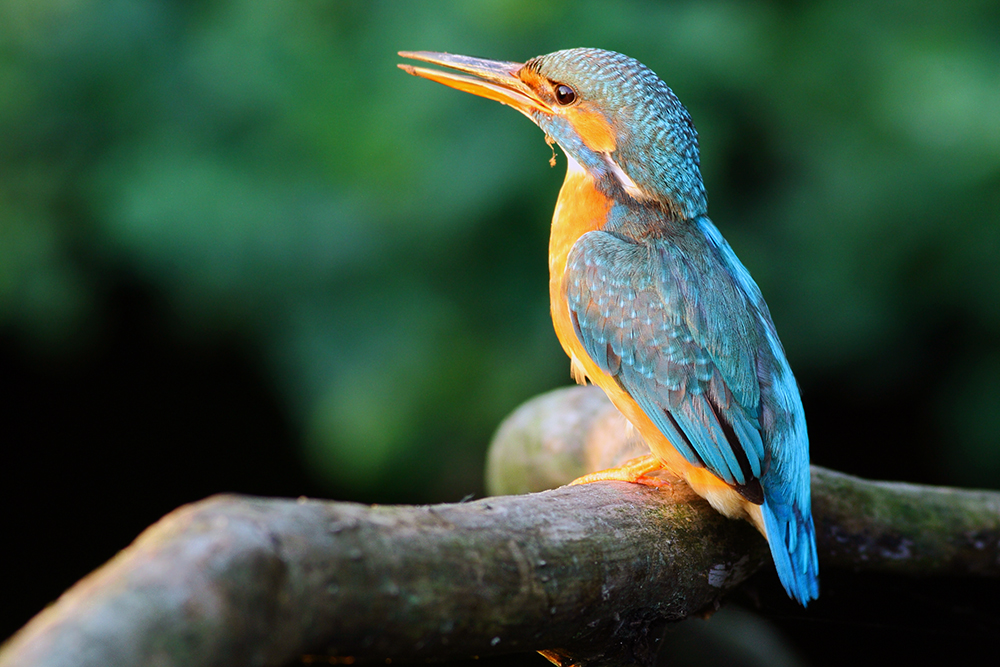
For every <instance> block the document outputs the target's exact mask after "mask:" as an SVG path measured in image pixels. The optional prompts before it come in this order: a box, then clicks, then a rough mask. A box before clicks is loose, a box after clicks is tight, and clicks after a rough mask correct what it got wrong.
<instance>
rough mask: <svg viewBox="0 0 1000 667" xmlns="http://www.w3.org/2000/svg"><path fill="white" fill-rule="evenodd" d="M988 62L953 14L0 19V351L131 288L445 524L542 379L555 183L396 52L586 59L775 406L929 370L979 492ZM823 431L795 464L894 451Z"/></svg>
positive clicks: (309, 436)
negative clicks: (788, 368)
mask: <svg viewBox="0 0 1000 667" xmlns="http://www.w3.org/2000/svg"><path fill="white" fill-rule="evenodd" d="M998 35H1000V11H998V10H997V9H996V7H995V6H994V3H987V2H975V1H971V0H970V1H965V2H940V3H930V2H924V3H898V2H888V1H882V2H859V1H853V2H850V1H849V2H843V1H837V2H834V1H832V0H828V1H824V2H815V3H783V2H755V3H740V2H727V1H710V2H674V3H661V2H653V1H639V0H636V1H633V2H602V1H599V0H584V1H583V2H568V1H564V2H526V1H524V0H490V1H484V2H472V3H468V2H458V1H454V2H433V3H432V2H409V3H389V2H351V1H341V2H330V1H321V0H299V1H296V2H288V1H287V0H228V1H222V0H215V1H208V2H200V3H195V2H167V1H166V0H131V1H127V0H104V1H101V0H4V1H3V2H2V3H0V326H2V327H3V328H4V329H5V330H9V331H15V332H17V335H18V336H19V337H20V338H21V339H23V340H27V341H30V345H31V347H32V348H33V349H34V350H35V354H37V355H38V356H39V357H40V358H44V357H45V356H47V355H63V356H65V355H69V356H72V355H74V354H78V353H80V350H84V349H86V347H87V345H88V344H90V341H92V340H93V339H94V338H95V337H98V336H99V335H100V331H101V327H102V322H101V321H100V318H99V316H98V314H99V312H100V309H99V308H98V305H99V303H100V300H101V298H102V294H103V293H104V290H105V287H106V285H105V284H104V281H105V280H106V279H107V276H108V275H109V273H110V272H112V271H114V272H125V273H127V274H129V275H133V276H135V279H136V280H139V281H142V282H144V283H147V284H149V285H152V286H154V287H155V288H156V289H157V290H159V291H160V292H162V293H163V294H164V295H166V297H167V303H168V308H169V312H170V317H171V319H172V321H174V322H176V327H177V332H176V335H178V336H188V337H207V338H211V337H213V336H219V335H223V334H225V335H232V334H235V335H237V336H238V337H239V338H240V339H241V340H243V341H245V343H246V344H247V348H248V349H250V350H252V351H253V354H254V355H256V356H257V357H259V359H260V360H262V363H263V364H264V365H265V367H266V368H267V370H268V377H270V378H271V380H272V381H273V383H274V386H275V387H277V390H278V392H279V394H280V396H281V397H282V400H283V405H284V406H285V408H286V410H287V412H288V414H289V415H291V418H292V422H293V423H294V424H295V425H296V427H297V430H298V432H299V433H300V434H301V443H302V459H303V462H304V465H305V466H306V467H308V468H309V469H310V470H312V471H313V472H314V473H315V474H316V475H317V477H318V478H320V479H325V480H329V481H330V483H331V484H336V485H339V486H345V485H346V486H348V487H350V488H355V489H357V490H359V492H363V491H364V490H365V489H371V488H374V487H376V486H378V485H386V484H392V483H397V482H394V480H401V479H404V478H405V479H406V480H407V481H406V482H405V483H404V484H405V485H406V486H405V488H408V489H414V491H413V493H414V494H415V496H416V497H421V498H423V497H442V496H447V495H448V493H449V489H452V488H454V487H461V484H457V483H456V480H467V479H470V478H478V476H479V475H480V469H479V466H480V465H481V462H482V458H483V448H484V447H485V443H486V441H487V439H488V437H489V435H490V433H491V432H492V430H493V429H494V428H495V426H496V425H497V424H498V423H499V421H500V420H501V419H502V418H503V416H504V415H505V414H507V413H508V412H509V411H510V410H512V409H513V408H514V407H515V406H516V405H517V404H518V403H520V402H521V401H523V400H526V399H527V398H529V397H530V396H532V395H534V394H536V393H538V392H540V391H543V390H545V389H548V388H551V387H554V386H557V385H560V384H564V383H566V382H568V366H567V363H566V359H565V357H564V356H563V354H562V352H561V351H560V350H559V348H558V345H557V343H556V341H555V336H554V335H553V333H552V332H551V324H550V322H549V319H548V304H547V289H546V280H547V278H546V259H545V257H546V239H547V234H548V230H547V225H548V221H549V217H550V215H551V210H552V206H553V203H554V200H555V197H556V192H557V190H558V187H559V184H560V182H561V179H562V174H563V165H564V164H565V162H564V160H563V159H562V157H561V156H560V158H559V166H558V167H557V168H556V169H550V168H549V166H548V165H547V161H548V159H549V157H550V150H549V148H548V147H547V146H546V145H545V144H544V143H543V141H542V135H541V133H540V132H539V131H538V130H537V129H536V128H534V127H531V126H530V124H529V123H527V121H526V120H525V119H524V118H522V117H521V116H520V115H519V114H516V113H513V112H512V111H510V110H509V109H507V108H504V107H502V106H500V105H497V104H495V103H491V102H487V101H484V100H481V99H476V98H474V97H472V96H468V95H462V94H459V93H457V92H455V91H451V90H447V89H445V88H443V87H441V86H437V85H434V84H432V83H430V82H426V81H418V80H417V79H413V78H411V77H408V76H406V75H405V74H404V73H402V72H401V71H399V70H398V69H397V68H396V66H395V65H396V63H397V62H398V61H399V59H398V57H397V56H396V55H395V54H396V51H398V50H401V49H425V50H437V51H450V52H456V53H467V54H471V55H480V56H484V57H493V58H499V59H507V60H523V59H526V58H528V57H531V56H533V55H536V54H538V53H544V52H548V51H552V50H556V49H558V48H566V47H572V46H600V47H604V48H609V49H614V50H618V51H622V52H624V53H628V54H629V55H632V56H634V57H636V58H638V59H639V60H641V61H643V62H645V63H646V64H647V65H649V66H650V67H652V68H653V69H654V70H655V71H656V72H657V73H658V74H659V75H660V76H661V77H662V78H663V79H664V80H665V81H667V83H668V84H669V85H670V86H671V87H672V88H673V89H674V90H675V92H677V93H678V95H679V96H680V98H681V99H682V101H684V103H685V104H686V105H687V106H688V108H689V109H690V110H691V113H692V116H693V117H694V120H695V123H696V125H697V127H698V129H699V132H700V136H701V142H702V165H703V172H704V175H705V179H706V182H707V187H708V193H709V201H710V209H709V210H710V214H711V215H712V217H713V219H714V220H715V222H716V224H717V225H718V226H719V227H720V229H721V230H722V231H723V233H724V234H725V235H726V236H727V238H728V239H729V241H730V243H731V244H732V245H733V246H734V248H735V249H736V251H737V253H738V254H739V255H740V257H741V258H742V259H743V261H744V263H745V264H747V266H748V267H749V268H750V270H751V273H752V274H753V275H754V276H755V278H756V279H757V281H758V282H759V283H760V285H761V287H762V289H763V291H764V294H765V296H766V297H767V299H768V302H769V304H770V306H771V309H772V313H773V314H774V317H775V320H776V321H777V324H778V328H779V331H780V332H781V334H782V339H783V341H784V344H785V346H786V349H787V351H788V354H789V357H790V359H791V360H792V363H793V367H794V368H795V370H796V373H797V374H798V375H799V377H800V379H801V380H802V381H803V385H804V386H806V387H807V388H808V387H809V386H811V385H812V384H817V385H819V384H824V383H832V384H833V386H836V387H839V388H840V389H841V390H842V391H850V392H852V394H853V397H854V399H853V400H860V401H867V402H870V403H873V404H877V403H878V402H879V401H880V400H883V398H884V397H885V396H886V395H887V394H892V393H893V392H898V391H900V388H901V387H905V386H906V385H907V384H908V383H910V382H911V381H912V378H916V377H922V376H921V372H922V370H923V369H924V367H925V365H926V364H929V363H935V359H937V358H938V357H937V356H936V355H937V353H940V356H941V358H946V359H947V365H946V367H945V368H943V370H941V371H940V372H939V373H937V374H936V375H935V376H934V377H935V378H936V381H935V382H934V383H933V384H930V385H928V386H926V388H925V389H924V390H923V391H925V392H926V393H927V394H928V395H929V396H930V398H929V400H928V402H927V405H929V406H931V409H930V412H929V414H922V415H921V417H922V418H924V419H926V420H927V423H928V424H929V425H930V428H931V429H932V431H933V433H934V434H946V435H947V436H948V437H947V439H946V441H942V442H941V443H940V450H939V451H940V453H939V454H937V456H938V457H939V459H938V460H937V461H935V465H938V466H940V467H941V469H942V470H945V471H946V473H942V475H943V476H942V480H948V481H952V482H955V483H963V484H982V485H993V486H996V485H998V484H1000V447H998V446H997V445H998V437H997V435H996V434H997V433H998V431H1000V417H998V415H1000V410H997V409H996V405H997V403H998V402H1000V346H998V345H996V344H995V341H997V340H1000V336H998V334H1000V307H998V304H1000V261H998V250H1000V38H998ZM824 395H825V394H824ZM809 407H810V405H809V401H808V397H807V409H808V408H809ZM884 417H885V419H886V420H900V419H907V418H908V417H907V415H906V414H899V413H886V414H885V415H884ZM843 419H844V420H845V422H850V421H851V419H852V415H851V414H850V413H845V414H844V415H843ZM853 435H854V437H853V438H852V439H850V440H849V441H838V442H832V443H824V442H823V438H822V435H817V434H815V433H814V436H813V440H814V452H823V451H824V447H828V448H830V449H829V450H830V451H833V449H834V448H842V449H848V450H850V448H852V447H853V448H855V449H856V451H857V452H858V456H863V455H864V451H865V450H864V448H865V447H870V446H873V445H876V444H877V445H879V446H884V447H888V448H890V450H891V448H892V447H899V451H900V454H899V455H900V456H904V455H907V451H908V450H907V449H906V448H907V443H873V442H871V441H870V440H871V439H870V438H866V433H865V429H864V428H863V427H862V426H860V425H859V426H858V428H857V429H856V430H855V431H854V432H853ZM219 446H222V445H219ZM817 462H819V463H823V462H824V461H823V460H822V459H820V460H818V461H817ZM417 477H420V480H419V481H414V480H415V479H416V478H417ZM477 483H478V482H477Z"/></svg>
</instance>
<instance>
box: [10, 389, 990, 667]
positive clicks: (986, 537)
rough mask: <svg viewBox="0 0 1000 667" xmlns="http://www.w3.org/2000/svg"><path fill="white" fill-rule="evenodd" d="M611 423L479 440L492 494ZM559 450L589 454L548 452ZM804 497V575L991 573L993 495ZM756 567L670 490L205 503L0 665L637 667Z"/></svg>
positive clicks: (526, 426) (822, 475)
mask: <svg viewBox="0 0 1000 667" xmlns="http://www.w3.org/2000/svg"><path fill="white" fill-rule="evenodd" d="M574 406H575V407H574ZM571 408H572V409H571ZM616 419H618V418H617V417H615V416H614V414H613V413H609V412H606V404H605V403H603V402H602V401H600V400H595V395H594V394H592V393H589V392H588V390H585V389H579V390H569V391H565V392H555V393H553V394H550V395H547V396H544V397H541V398H539V399H536V401H533V402H531V403H529V404H528V405H526V406H524V407H523V408H522V409H521V410H519V411H518V412H517V413H515V415H513V416H512V417H511V419H510V420H509V421H508V422H507V424H506V425H505V426H504V427H503V428H502V429H501V432H500V433H499V434H498V438H497V442H496V444H495V448H494V451H493V452H492V453H491V468H490V479H491V486H493V487H494V488H496V487H497V485H498V484H500V486H502V480H505V479H515V478H517V475H516V474H514V473H513V472H512V471H513V470H514V469H515V468H516V467H517V465H520V466H521V467H522V470H523V469H524V468H525V467H527V469H529V470H530V471H531V472H532V474H536V473H538V471H539V470H541V469H542V468H543V467H544V465H545V463H547V462H548V461H550V460H553V458H555V460H560V459H558V457H560V456H563V457H564V458H565V460H564V464H565V466H566V467H567V468H568V473H567V474H569V475H571V476H575V475H576V474H579V472H581V471H582V470H584V469H585V468H586V467H588V466H589V467H595V466H596V467H600V466H602V465H606V464H607V461H604V460H602V459H601V457H602V456H604V457H607V456H611V458H614V457H615V456H621V455H623V451H624V452H627V450H628V443H627V442H626V443H624V444H623V438H622V436H621V433H622V429H621V428H620V426H621V424H620V422H616V421H615V420H616ZM609 420H610V421H609ZM551 424H557V425H558V428H549V426H550V425H551ZM560 424H561V425H560ZM615 424H618V426H615ZM595 434H601V435H599V437H598V435H595ZM615 434H618V435H615ZM615 438H617V439H618V440H617V441H616V440H615ZM574 442H582V443H588V444H585V447H584V449H586V448H587V447H591V449H593V448H594V447H592V445H594V443H597V444H598V445H600V446H598V447H596V452H595V451H590V450H588V451H587V452H583V451H577V452H576V454H572V452H570V455H567V451H565V450H567V448H568V449H569V450H572V449H573V447H577V449H580V448H579V447H578V446H577V445H574V444H572V443H574ZM553 443H555V450H553V451H549V453H548V454H545V450H546V447H549V448H550V449H551V447H552V446H553ZM600 443H603V444H602V445H601V444H600ZM602 447H603V449H602ZM505 451H506V453H505ZM512 452H513V453H515V454H514V455H511V453H512ZM609 452H611V454H609ZM532 457H534V458H532ZM539 457H540V458H539ZM580 457H582V458H580ZM574 458H576V459H579V460H589V461H590V462H589V463H588V464H585V465H581V464H579V463H576V464H574V463H572V460H573V459H574ZM518 461H519V462H520V463H517V464H516V465H515V463H516V462H518ZM556 470H557V472H558V470H561V468H557V469H556ZM523 477H524V473H523V472H522V478H523ZM498 480H501V481H500V482H498ZM813 497H814V499H813V506H814V515H815V518H816V523H817V528H818V532H819V549H820V566H821V571H822V570H825V569H827V568H836V567H840V568H850V569H854V570H874V571H891V572H906V573H921V574H938V573H948V574H965V575H978V576H992V577H995V576H998V575H1000V539H998V536H1000V494H997V493H988V492H974V491H957V490H953V489H939V488H931V487H917V486H913V485H906V484H888V483H880V482H866V481H863V480H860V479H857V478H853V477H849V476H846V475H841V474H839V473H834V472H831V471H826V470H823V469H820V468H814V469H813ZM769 560H770V559H769V556H768V554H767V550H766V545H765V544H764V541H763V539H762V538H760V536H759V535H758V534H757V533H756V532H755V531H754V530H753V529H751V528H750V527H749V526H748V525H747V524H745V523H742V522H734V521H729V520H726V519H724V518H722V517H721V516H719V515H718V514H717V513H715V512H714V511H712V510H711V509H710V508H709V507H708V506H707V504H706V503H704V501H702V500H701V499H699V498H697V497H695V496H693V494H692V493H691V492H690V490H688V489H687V487H686V486H684V485H683V484H682V483H680V482H677V483H675V484H674V485H673V486H672V487H671V488H669V489H667V490H659V491H656V490H650V489H648V488H644V487H639V486H635V485H629V484H620V483H603V484H592V485H586V486H578V487H569V488H560V489H556V490H554V491H546V492H540V493H534V494H531V495H525V496H505V497H498V498H490V499H486V500H481V501H477V502H473V503H465V504H453V505H437V506H431V507H368V506H362V505H357V504H352V503H334V502H319V501H298V502H297V501H290V500H265V499H256V498H245V497H235V496H219V497H215V498H211V499H208V500H206V501H203V502H201V503H197V504H195V505H190V506H187V507H183V508H181V509H179V510H177V511H175V512H173V513H172V514H170V515H168V516H167V517H165V518H164V519H163V520H161V521H160V522H159V523H157V524H156V525H154V526H153V527H151V528H150V529H148V530H147V531H146V532H144V533H143V534H142V535H141V536H140V537H139V538H138V539H137V540H136V542H135V543H134V544H133V545H132V546H130V547H129V548H128V549H126V550H125V551H123V552H122V553H121V554H119V555H118V556H117V557H115V558H114V559H113V560H112V561H110V562H109V563H108V564H107V565H105V566H104V567H103V568H101V569H99V570H98V571H96V572H95V573H93V574H91V575H90V576H89V577H87V578H85V579H84V580H83V581H81V582H80V583H78V584H77V585H76V586H74V587H73V588H72V589H70V590H69V591H68V592H67V593H66V594H64V595H63V596H62V597H61V598H60V599H59V600H58V601H57V602H56V603H55V604H54V605H52V606H51V607H49V608H48V609H46V610H44V611H43V612H42V613H40V614H39V615H38V616H36V617H35V618H34V619H33V620H32V621H31V622H30V623H29V624H28V625H27V626H25V628H23V629H22V630H21V631H20V632H19V633H18V634H17V635H15V636H14V637H13V638H12V639H11V640H10V641H9V642H8V643H7V644H6V645H5V646H4V647H3V648H2V649H0V666H2V667H10V666H13V665H39V666H54V665H74V666H77V665H79V666H82V667H86V666H87V665H95V666H96V665H100V666H102V667H103V666H104V665H121V666H123V667H124V666H128V665H149V664H155V665H165V666H167V665H191V666H195V667H197V666H198V665H238V664H239V665H242V664H253V665H282V664H286V663H288V662H289V661H291V660H294V659H295V658H296V657H297V656H299V655H302V654H307V653H322V654H325V653H330V654H333V655H340V656H346V655H351V656H355V657H357V658H359V659H360V658H372V659H378V660H379V661H384V659H385V658H392V659H393V660H394V661H398V660H400V659H412V658H425V657H432V656H433V657H436V658H444V657H448V656H468V655H484V654H488V653H500V652H508V651H517V650H530V649H542V648H552V647H561V648H562V649H564V652H569V653H571V654H573V655H588V656H595V655H600V654H601V653H602V652H603V651H607V650H609V648H608V647H611V649H610V650H613V651H616V653H615V655H610V656H609V655H607V654H605V655H603V656H601V658H602V660H603V661H604V664H617V663H622V662H626V661H628V660H635V661H638V662H646V663H648V662H649V660H648V658H649V656H648V654H644V653H643V652H648V651H652V650H654V649H655V641H653V639H654V638H655V636H656V632H657V629H658V626H661V625H662V623H663V622H664V621H665V620H667V619H679V618H684V617H686V616H688V615H690V614H692V613H695V612H697V611H699V610H701V609H704V608H706V607H711V605H712V604H713V603H714V602H715V601H716V600H718V598H719V597H720V596H722V595H723V594H724V593H725V592H726V591H727V590H729V589H731V588H732V587H734V586H736V585H738V584H739V583H740V582H742V581H743V580H744V579H745V578H746V577H747V576H749V575H750V574H752V573H753V572H754V571H755V570H756V569H758V568H759V567H761V566H763V565H765V564H767V563H769Z"/></svg>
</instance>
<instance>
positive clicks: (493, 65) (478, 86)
mask: <svg viewBox="0 0 1000 667" xmlns="http://www.w3.org/2000/svg"><path fill="white" fill-rule="evenodd" d="M399 55H400V56H402V57H403V58H410V59H412V60H419V61H421V62H425V63H430V64H432V65H441V66H442V67H447V68H449V69H453V70H458V71H459V72H464V73H466V74H472V75H473V76H463V75H462V74H456V73H455V72H448V71H446V70H439V69H429V68H427V67H414V66H413V65H407V64H400V65H399V68H400V69H401V70H403V71H404V72H408V73H409V74H412V75H413V76H419V77H422V78H424V79H430V80H431V81H437V82H438V83H443V84H444V85H446V86H450V87H452V88H455V89H457V90H464V91H465V92H467V93H472V94H473V95H479V96H480V97H485V98H487V99H491V100H495V101H497V102H500V103H501V104H506V105H508V106H511V107H513V108H515V109H517V110H518V111H520V112H521V113H523V114H524V115H525V116H527V117H528V118H532V112H538V111H540V112H542V113H545V114H551V113H552V109H551V108H550V107H549V106H548V105H547V104H545V103H544V102H543V101H542V100H540V99H539V98H538V95H536V94H535V92H534V91H533V90H532V89H531V88H530V87H528V86H527V85H526V84H525V83H524V81H522V80H521V79H520V78H519V77H518V76H517V72H518V71H519V70H520V69H521V67H523V66H524V64H523V63H511V62H504V61H501V60H484V59H482V58H471V57H469V56H457V55H454V54H451V53H435V52H433V51H400V52H399Z"/></svg>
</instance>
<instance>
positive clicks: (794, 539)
mask: <svg viewBox="0 0 1000 667" xmlns="http://www.w3.org/2000/svg"><path fill="white" fill-rule="evenodd" d="M761 514H762V515H763V518H764V527H765V529H766V530H767V541H768V544H769V545H770V547H771V557H772V558H773V559H774V566H775V568H776V569H777V570H778V579H779V580H780V581H781V585H782V586H784V587H785V591H786V592H787V593H788V595H789V596H791V597H792V598H795V599H796V600H797V601H798V602H799V603H800V604H801V605H802V606H803V607H804V606H806V605H807V604H809V601H810V600H815V599H816V598H817V597H819V558H818V557H817V555H816V530H815V528H814V527H813V520H812V513H811V512H806V513H805V514H803V513H801V512H800V511H799V510H798V508H796V507H794V506H790V505H779V504H774V505H773V506H772V504H771V502H770V500H769V499H766V500H765V501H764V504H763V505H762V506H761Z"/></svg>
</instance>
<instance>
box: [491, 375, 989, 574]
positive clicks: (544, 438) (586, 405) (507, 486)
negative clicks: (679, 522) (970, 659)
mask: <svg viewBox="0 0 1000 667" xmlns="http://www.w3.org/2000/svg"><path fill="white" fill-rule="evenodd" d="M646 451H648V450H647V449H646V448H645V445H644V444H643V443H642V441H641V439H640V438H639V437H638V436H637V435H636V434H635V432H634V431H633V430H632V429H631V428H630V427H628V426H627V425H626V422H625V420H624V418H623V417H622V416H621V415H620V414H619V412H618V411H617V410H616V409H615V407H614V406H613V405H612V404H611V402H610V401H609V400H608V399H607V397H605V395H604V392H602V391H601V390H600V389H598V388H596V387H570V388H567V389H559V390H556V391H552V392H549V393H547V394H544V395H542V396H539V397H537V398H535V399H532V400H531V401H528V402H527V403H525V404H524V405H522V406H521V407H520V408H518V409H517V410H516V411H515V412H514V413H513V414H512V415H511V416H510V417H508V418H507V420H505V421H504V423H503V424H502V425H501V427H500V429H499V431H498V432H497V435H496V437H495V438H494V441H493V445H492V447H491V449H490V455H489V463H488V465H487V471H486V481H487V488H488V490H489V492H490V493H493V494H506V493H529V492H532V491H538V490H541V489H545V488H551V487H553V486H558V485H560V484H566V483H568V482H570V481H572V480H573V479H576V478H577V477H579V476H581V475H584V474H586V473H588V472H592V471H594V470H600V469H602V468H608V467H611V466H613V465H616V464H618V463H621V462H622V461H624V460H626V459H628V458H631V457H634V456H639V455H641V454H643V453H645V452H646ZM812 502H813V516H814V518H815V521H816V530H817V533H818V534H817V541H818V545H817V546H818V548H819V554H820V568H821V570H822V569H825V568H827V567H834V568H844V569H851V570H855V571H868V572H891V573H897V574H913V575H917V574H919V575H930V574H954V575H974V576H989V577H1000V493H997V492H995V491H971V490H962V489H952V488H946V487H934V486H922V485H916V484H903V483H897V482H870V481H866V480H862V479H859V478H857V477H851V476H848V475H844V474H841V473H837V472H834V471H832V470H827V469H824V468H820V467H819V466H813V468H812Z"/></svg>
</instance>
